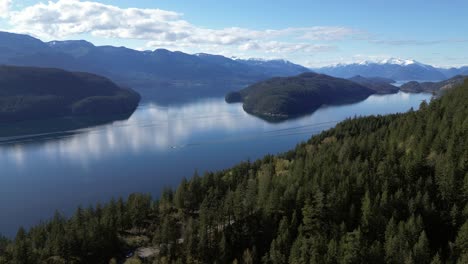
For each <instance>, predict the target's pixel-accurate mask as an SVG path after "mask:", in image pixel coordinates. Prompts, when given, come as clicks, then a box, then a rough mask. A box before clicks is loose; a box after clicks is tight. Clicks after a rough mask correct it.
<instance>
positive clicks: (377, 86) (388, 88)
mask: <svg viewBox="0 0 468 264" xmlns="http://www.w3.org/2000/svg"><path fill="white" fill-rule="evenodd" d="M348 80H350V81H353V82H355V83H358V84H360V85H362V86H365V87H367V88H369V89H371V90H374V91H375V92H376V93H378V94H390V93H397V92H398V91H399V90H400V89H399V88H398V87H396V86H394V85H392V84H391V83H393V82H395V81H393V80H391V79H386V78H382V77H368V78H365V77H362V76H360V75H356V76H354V77H352V78H349V79H348Z"/></svg>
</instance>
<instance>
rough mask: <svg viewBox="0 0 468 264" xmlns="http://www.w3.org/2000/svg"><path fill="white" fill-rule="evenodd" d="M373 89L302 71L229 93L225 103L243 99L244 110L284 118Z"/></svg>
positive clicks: (360, 97) (356, 98)
mask: <svg viewBox="0 0 468 264" xmlns="http://www.w3.org/2000/svg"><path fill="white" fill-rule="evenodd" d="M373 93H375V91H373V90H371V89H369V88H367V87H365V86H362V85H360V84H358V83H355V82H352V81H349V80H345V79H340V78H334V77H331V76H327V75H323V74H316V73H303V74H300V75H298V76H295V77H283V78H281V77H277V78H272V79H269V80H266V81H262V82H258V83H256V84H253V85H251V86H249V87H247V88H245V89H243V90H241V91H239V92H234V93H229V94H228V95H227V96H226V101H227V102H241V101H242V102H244V106H243V107H244V110H245V111H247V112H249V113H252V114H254V115H258V116H260V117H262V118H266V119H284V118H288V117H292V116H297V115H302V114H306V113H310V112H313V111H315V110H316V109H317V108H319V107H320V106H321V105H323V104H342V103H349V102H356V101H359V100H363V99H365V98H367V97H368V96H369V95H371V94H373Z"/></svg>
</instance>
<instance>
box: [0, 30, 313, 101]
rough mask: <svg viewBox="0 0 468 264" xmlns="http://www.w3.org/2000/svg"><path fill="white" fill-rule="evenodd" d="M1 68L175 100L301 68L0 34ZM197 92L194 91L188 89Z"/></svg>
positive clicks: (278, 62) (302, 69) (221, 91)
mask: <svg viewBox="0 0 468 264" xmlns="http://www.w3.org/2000/svg"><path fill="white" fill-rule="evenodd" d="M0 64H5V65H14V66H33V67H53V68H61V69H64V70H69V71H84V72H91V73H95V74H99V75H103V76H105V77H108V78H110V79H112V80H113V81H115V82H117V83H118V84H120V85H124V86H130V87H132V88H134V89H136V90H138V89H141V88H148V87H151V88H154V89H158V93H159V96H164V94H165V93H176V94H178V95H181V94H184V93H186V94H187V95H198V96H204V95H224V94H225V93H226V92H227V91H229V90H232V89H233V88H237V89H239V88H242V87H243V86H245V85H248V84H251V83H253V82H256V81H259V80H263V79H267V78H270V77H273V76H288V75H297V74H300V73H302V72H306V71H310V70H309V69H307V68H306V67H303V66H300V65H297V64H294V63H291V62H287V61H282V60H274V61H263V60H236V59H231V58H227V57H224V56H219V55H211V54H186V53H183V52H179V51H175V52H172V51H169V50H165V49H157V50H154V51H138V50H133V49H129V48H125V47H114V46H95V45H93V44H92V43H90V42H87V41H84V40H68V41H51V42H43V41H41V40H39V39H36V38H33V37H31V36H28V35H20V34H14V33H8V32H0ZM193 87H197V89H192V88H193Z"/></svg>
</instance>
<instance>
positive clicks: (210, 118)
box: [0, 93, 427, 167]
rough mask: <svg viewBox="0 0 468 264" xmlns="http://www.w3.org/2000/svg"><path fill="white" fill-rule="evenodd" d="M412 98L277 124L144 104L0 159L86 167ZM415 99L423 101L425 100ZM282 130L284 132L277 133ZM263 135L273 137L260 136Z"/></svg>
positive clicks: (213, 106)
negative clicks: (41, 159) (31, 156)
mask: <svg viewBox="0 0 468 264" xmlns="http://www.w3.org/2000/svg"><path fill="white" fill-rule="evenodd" d="M415 96H417V95H410V94H406V93H398V94H394V95H383V96H382V95H373V96H370V97H369V98H368V99H366V100H364V101H362V102H360V103H356V104H352V105H342V106H327V107H323V108H321V109H319V110H317V111H316V112H315V113H313V114H311V115H308V116H305V117H302V118H298V119H295V120H290V121H286V122H281V123H268V122H265V121H263V120H260V119H258V118H256V117H253V116H251V115H249V114H247V113H245V112H244V111H243V109H242V106H241V104H226V103H225V102H224V100H222V99H207V100H203V101H199V102H195V103H188V104H184V105H175V106H168V107H161V106H158V105H156V104H146V105H143V106H140V107H139V108H138V109H137V111H136V112H135V113H134V114H133V115H132V116H131V117H130V118H129V119H128V120H124V121H116V122H114V123H112V124H107V125H102V126H97V127H92V128H88V129H82V130H79V131H78V132H79V133H76V134H70V135H66V136H57V137H56V138H55V137H54V135H52V136H51V138H48V139H47V140H44V141H41V142H34V144H28V143H27V142H23V143H19V144H14V145H13V146H12V147H0V155H1V156H4V157H7V158H8V159H9V160H11V161H13V162H14V163H16V164H17V166H19V167H21V166H23V165H24V164H25V163H27V158H28V155H27V152H28V151H35V150H36V151H42V153H43V154H44V155H45V156H46V158H48V159H49V160H50V161H51V162H52V161H55V160H63V159H66V160H68V161H69V162H70V161H75V162H81V163H82V164H83V165H86V164H87V163H88V162H90V161H93V160H98V159H100V158H102V157H105V156H112V155H130V154H137V153H139V152H145V151H159V152H164V151H174V150H177V149H178V148H181V147H184V146H188V145H190V144H197V143H198V144H200V143H203V142H205V143H207V142H217V143H219V142H223V140H242V139H243V138H244V139H246V140H247V139H249V138H252V137H256V136H257V137H267V136H287V135H293V134H294V133H309V132H310V133H312V132H313V131H318V130H321V129H324V128H327V127H331V126H333V125H334V121H338V120H343V119H344V118H346V117H352V116H355V115H358V116H359V115H369V114H373V113H380V114H385V113H390V112H397V111H406V110H408V109H409V108H410V107H411V106H412V105H408V104H411V103H413V104H414V102H413V101H414V99H415ZM419 97H421V98H423V99H426V97H427V95H421V96H419ZM419 97H418V98H419ZM418 98H416V101H418V100H419V99H418ZM410 100H413V101H411V102H410ZM396 106H397V107H396ZM379 108H380V109H379ZM324 122H325V123H324ZM327 122H329V123H327ZM321 123H324V124H322V125H320V124H321ZM314 124H318V125H316V126H314ZM304 126H305V127H304ZM284 129H286V130H288V131H282V130H284ZM268 131H270V132H271V131H273V132H274V131H278V132H276V133H273V134H271V133H270V134H264V133H265V132H268ZM25 152H26V153H25Z"/></svg>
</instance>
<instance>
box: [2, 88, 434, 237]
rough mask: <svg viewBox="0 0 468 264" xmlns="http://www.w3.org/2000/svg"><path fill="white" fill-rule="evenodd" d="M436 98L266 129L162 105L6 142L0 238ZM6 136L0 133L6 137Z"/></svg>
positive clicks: (227, 115)
mask: <svg viewBox="0 0 468 264" xmlns="http://www.w3.org/2000/svg"><path fill="white" fill-rule="evenodd" d="M430 98H431V95H430V94H408V93H402V92H400V93H398V94H392V95H373V96H370V97H369V98H367V99H366V100H364V101H362V102H359V103H355V104H350V105H341V106H327V107H322V108H320V109H318V110H317V111H315V112H314V113H313V114H310V115H307V116H304V117H301V118H297V119H293V120H288V121H284V122H281V123H268V122H266V121H264V120H262V119H259V118H257V117H254V116H251V115H249V114H247V113H245V112H244V111H243V110H242V105H241V104H227V103H225V102H224V98H215V99H204V100H200V101H197V102H193V103H185V104H174V105H169V106H162V105H158V104H154V103H151V102H145V103H143V104H142V105H140V106H139V108H138V109H137V110H136V111H135V113H134V114H133V115H132V116H131V117H130V118H129V119H127V120H122V121H116V122H113V123H110V124H106V125H100V126H95V127H91V128H86V129H78V130H74V131H60V132H55V133H47V132H44V133H41V134H40V135H27V136H20V137H14V138H11V137H0V168H1V171H0V212H1V214H2V215H1V217H0V233H2V234H4V235H7V236H9V237H11V236H13V235H14V234H15V233H16V230H17V228H18V227H19V226H24V227H29V226H31V225H33V224H36V223H38V222H39V221H41V220H47V219H49V218H51V217H52V216H53V214H54V212H55V210H59V211H60V212H63V213H65V214H66V215H70V214H71V213H73V212H74V210H75V208H76V207H77V206H78V205H82V206H88V205H94V204H95V203H96V202H106V201H108V200H110V199H111V198H112V197H120V196H123V197H126V196H127V195H128V194H130V193H132V192H144V193H151V194H152V195H153V196H154V197H157V196H158V195H159V193H160V192H161V190H162V189H163V188H164V187H167V186H169V187H176V186H177V185H178V183H179V182H180V180H181V179H182V178H183V177H190V176H191V175H193V173H194V171H195V170H198V171H199V172H200V174H202V173H203V172H204V171H207V170H218V169H224V168H228V167H230V166H232V165H234V164H236V163H238V162H240V161H244V160H247V159H250V160H254V159H257V158H259V157H262V156H264V155H265V154H276V153H280V152H284V151H287V150H289V149H292V148H294V146H295V145H297V144H298V143H300V142H301V141H304V140H307V139H308V138H310V136H311V135H314V134H317V133H319V132H321V131H323V130H324V129H328V128H330V127H333V126H335V125H336V123H337V122H339V121H341V120H343V119H345V118H347V117H353V116H364V115H372V114H389V113H396V112H406V111H407V110H409V109H410V108H411V107H413V108H414V109H417V108H418V106H419V104H420V103H421V101H422V100H430ZM1 129H2V128H1V127H0V130H1Z"/></svg>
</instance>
